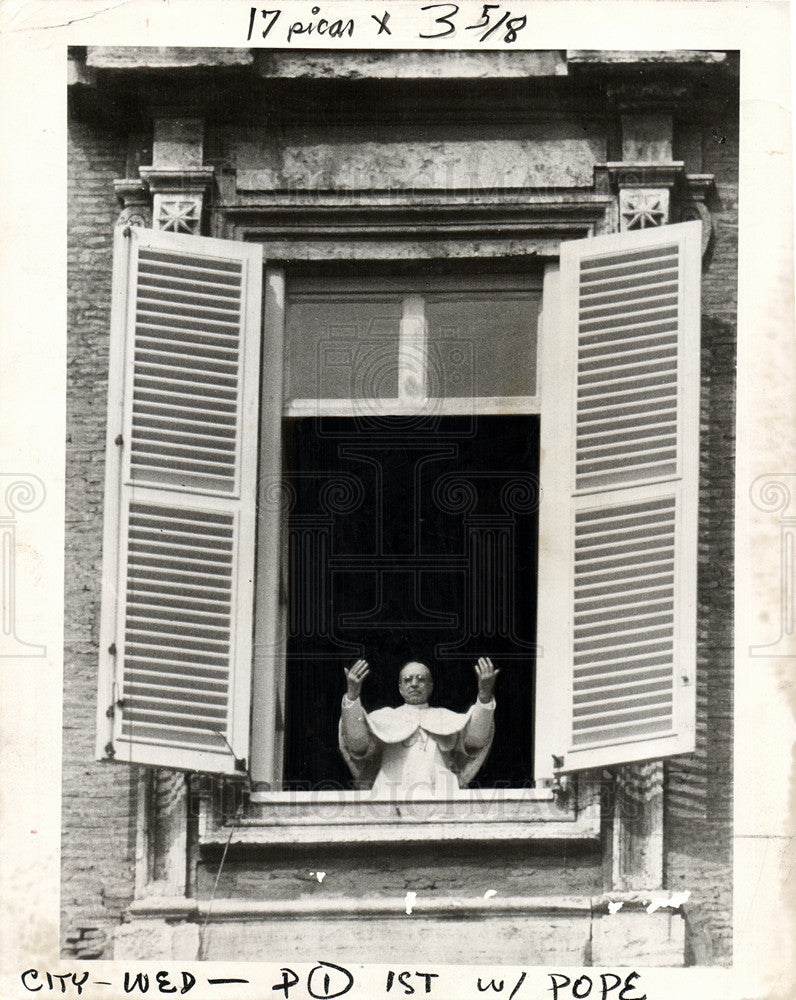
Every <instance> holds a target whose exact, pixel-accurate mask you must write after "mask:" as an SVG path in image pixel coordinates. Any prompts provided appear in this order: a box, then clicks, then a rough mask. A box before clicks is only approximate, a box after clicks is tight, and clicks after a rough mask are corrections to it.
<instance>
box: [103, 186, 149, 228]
mask: <svg viewBox="0 0 796 1000" xmlns="http://www.w3.org/2000/svg"><path fill="white" fill-rule="evenodd" d="M113 187H114V190H115V191H116V197H117V199H118V201H119V205H120V206H121V211H120V212H119V217H118V218H117V220H116V225H117V226H138V227H140V228H143V229H148V228H149V227H150V226H151V225H152V206H151V204H150V198H149V191H148V190H147V186H146V184H144V182H143V181H142V180H139V179H138V178H137V177H123V178H121V179H120V180H115V181H114V182H113Z"/></svg>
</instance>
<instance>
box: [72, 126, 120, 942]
mask: <svg viewBox="0 0 796 1000" xmlns="http://www.w3.org/2000/svg"><path fill="white" fill-rule="evenodd" d="M125 148H126V140H125V137H124V136H120V135H117V134H115V133H113V132H109V131H99V130H96V129H92V128H90V127H88V126H86V125H82V124H76V123H73V124H72V125H70V131H69V198H68V206H69V215H68V255H67V267H68V281H69V293H68V302H67V307H68V314H67V315H68V338H69V362H68V371H67V440H66V449H67V456H66V463H67V464H66V572H65V594H66V604H65V611H64V614H65V629H66V647H65V651H64V654H65V655H64V714H63V799H62V830H63V835H62V840H61V872H62V882H61V908H62V920H61V931H62V939H63V946H64V954H68V955H73V956H76V957H77V958H97V957H100V955H102V954H103V949H104V948H105V947H106V944H107V940H106V939H107V936H108V934H109V933H110V932H111V931H112V929H113V928H114V927H115V926H116V925H117V924H118V922H119V921H120V920H121V917H122V914H123V913H124V911H125V909H126V908H127V906H128V905H129V902H130V900H131V898H132V895H133V863H134V857H135V829H134V819H133V817H134V812H133V809H132V803H131V800H132V794H133V788H134V782H135V768H129V767H124V766H121V765H120V766H114V765H108V764H99V763H95V761H94V739H95V731H96V724H95V715H96V698H97V663H98V640H99V607H100V578H101V571H102V499H103V497H102V494H103V488H104V475H105V471H104V469H105V417H106V410H107V392H108V326H109V317H110V296H111V263H112V240H113V224H114V221H115V219H116V216H117V214H118V205H117V203H116V198H115V196H114V191H113V179H114V178H115V177H121V176H123V175H124V160H125Z"/></svg>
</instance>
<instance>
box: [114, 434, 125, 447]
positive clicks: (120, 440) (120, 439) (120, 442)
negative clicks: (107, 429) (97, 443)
mask: <svg viewBox="0 0 796 1000" xmlns="http://www.w3.org/2000/svg"><path fill="white" fill-rule="evenodd" d="M113 443H114V444H117V445H119V447H121V446H122V445H123V444H124V438H123V437H122V435H121V434H117V435H116V437H115V438H114V439H113Z"/></svg>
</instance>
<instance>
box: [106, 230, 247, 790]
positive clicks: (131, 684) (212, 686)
mask: <svg viewBox="0 0 796 1000" xmlns="http://www.w3.org/2000/svg"><path fill="white" fill-rule="evenodd" d="M261 285H262V251H261V248H260V247H258V246H251V245H247V244H243V243H235V242H231V241H225V240H213V239H206V238H203V237H196V236H184V235H176V234H173V233H164V232H160V231H154V230H144V229H128V230H126V232H125V233H121V232H119V233H118V234H117V238H116V244H115V262H114V289H113V308H112V320H111V358H110V368H111V378H110V390H109V426H108V447H107V463H106V515H105V537H104V556H103V560H104V567H103V613H102V626H101V627H102V636H101V662H100V699H99V723H100V724H99V740H98V752H99V755H100V756H113V757H115V759H117V760H125V761H132V762H136V763H142V764H151V765H157V766H162V767H176V768H184V769H192V770H194V769H195V770H202V771H211V772H217V773H234V772H236V770H239V769H240V767H241V764H240V761H241V759H243V760H245V758H247V756H248V740H249V703H250V683H251V659H252V620H253V583H254V517H255V494H256V475H257V415H258V385H259V365H260V357H259V354H260V328H261V317H260V299H261ZM236 758H237V759H238V763H237V764H236Z"/></svg>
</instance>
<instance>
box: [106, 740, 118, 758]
mask: <svg viewBox="0 0 796 1000" xmlns="http://www.w3.org/2000/svg"><path fill="white" fill-rule="evenodd" d="M105 756H106V757H108V758H110V759H111V760H113V758H114V757H115V756H116V750H115V748H114V746H113V743H106V744H105Z"/></svg>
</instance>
